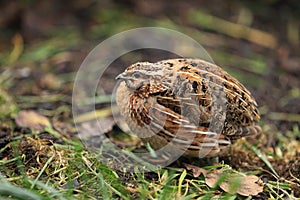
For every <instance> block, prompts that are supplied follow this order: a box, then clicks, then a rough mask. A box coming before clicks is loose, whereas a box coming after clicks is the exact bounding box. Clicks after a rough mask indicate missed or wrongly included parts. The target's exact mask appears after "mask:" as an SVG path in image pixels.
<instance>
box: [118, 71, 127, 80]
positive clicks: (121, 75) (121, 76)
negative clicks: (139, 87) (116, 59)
mask: <svg viewBox="0 0 300 200" xmlns="http://www.w3.org/2000/svg"><path fill="white" fill-rule="evenodd" d="M120 79H121V80H127V79H130V77H128V76H126V74H125V73H124V72H123V73H122V74H119V75H118V76H117V77H116V80H120Z"/></svg>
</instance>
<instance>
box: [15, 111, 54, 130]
mask: <svg viewBox="0 0 300 200" xmlns="http://www.w3.org/2000/svg"><path fill="white" fill-rule="evenodd" d="M15 120H16V123H17V125H18V126H21V127H26V128H31V129H34V130H38V131H42V130H44V129H45V128H46V127H51V123H50V121H49V120H48V118H47V117H45V116H43V115H41V114H39V113H37V112H35V111H33V110H22V111H20V112H19V113H18V115H17V117H16V118H15Z"/></svg>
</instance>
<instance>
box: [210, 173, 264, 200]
mask: <svg viewBox="0 0 300 200" xmlns="http://www.w3.org/2000/svg"><path fill="white" fill-rule="evenodd" d="M224 173H227V174H224ZM222 175H225V180H224V181H222V182H221V183H219V186H220V188H222V190H224V191H225V192H228V193H231V194H236V193H237V194H240V195H243V196H252V195H257V194H258V193H260V192H262V191H263V182H262V181H261V180H260V179H259V178H258V177H257V176H255V175H249V176H247V175H243V174H239V173H236V172H234V171H230V170H228V171H227V170H226V172H225V170H224V169H216V170H213V171H212V172H211V173H209V174H207V175H206V177H205V182H206V184H207V185H208V186H209V187H215V186H216V184H217V182H218V181H219V179H220V178H221V177H222Z"/></svg>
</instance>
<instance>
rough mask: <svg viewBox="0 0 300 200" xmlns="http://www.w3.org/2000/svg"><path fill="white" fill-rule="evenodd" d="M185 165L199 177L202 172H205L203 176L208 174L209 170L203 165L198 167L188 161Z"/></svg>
mask: <svg viewBox="0 0 300 200" xmlns="http://www.w3.org/2000/svg"><path fill="white" fill-rule="evenodd" d="M184 166H185V167H186V169H187V170H192V172H193V176H194V177H198V176H200V175H201V174H203V176H206V174H207V171H206V170H205V169H203V168H201V167H198V166H195V165H190V164H187V163H184Z"/></svg>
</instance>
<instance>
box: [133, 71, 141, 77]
mask: <svg viewBox="0 0 300 200" xmlns="http://www.w3.org/2000/svg"><path fill="white" fill-rule="evenodd" d="M132 76H133V77H134V78H141V76H142V75H141V73H139V72H136V73H134V74H133V75H132Z"/></svg>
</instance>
